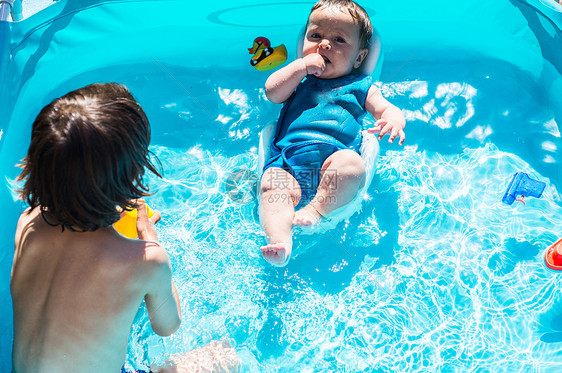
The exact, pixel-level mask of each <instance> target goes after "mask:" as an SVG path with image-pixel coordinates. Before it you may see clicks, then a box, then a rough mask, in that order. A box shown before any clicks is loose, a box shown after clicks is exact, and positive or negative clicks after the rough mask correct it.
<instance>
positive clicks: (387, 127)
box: [367, 119, 406, 145]
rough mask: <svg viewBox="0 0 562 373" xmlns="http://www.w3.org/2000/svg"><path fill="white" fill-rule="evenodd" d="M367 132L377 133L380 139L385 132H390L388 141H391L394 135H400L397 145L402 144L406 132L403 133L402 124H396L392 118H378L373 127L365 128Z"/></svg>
mask: <svg viewBox="0 0 562 373" xmlns="http://www.w3.org/2000/svg"><path fill="white" fill-rule="evenodd" d="M367 132H368V133H377V132H378V134H379V135H378V139H379V140H381V139H382V138H383V137H384V135H386V134H387V133H389V134H390V137H389V139H388V142H390V143H392V142H393V141H394V139H395V138H396V136H399V137H400V142H399V143H398V145H402V144H403V143H404V140H405V139H406V134H405V133H404V126H402V125H400V124H398V123H397V122H396V121H394V120H392V119H379V120H377V121H376V122H375V126H374V127H373V128H369V129H367Z"/></svg>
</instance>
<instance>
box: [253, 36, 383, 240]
mask: <svg viewBox="0 0 562 373" xmlns="http://www.w3.org/2000/svg"><path fill="white" fill-rule="evenodd" d="M303 35H304V32H303ZM302 46H303V36H301V37H300V39H299V43H298V47H297V49H298V50H297V56H298V57H299V58H300V57H302ZM381 64H382V58H381V42H380V37H379V35H378V33H377V32H376V31H375V30H373V36H372V37H371V43H370V46H369V53H368V54H367V56H366V58H365V60H364V61H363V63H362V64H361V66H360V68H359V72H360V73H363V74H370V75H373V78H374V79H377V78H378V77H379V75H380V66H381ZM373 123H374V122H373ZM276 133H277V121H276V120H274V121H272V122H270V123H269V124H268V125H267V126H266V127H265V128H264V129H263V130H262V131H261V132H260V140H259V150H258V169H257V172H258V175H259V178H258V180H261V176H262V173H263V166H264V164H265V161H266V160H267V159H269V157H270V154H271V145H272V142H273V139H274V137H275V134H276ZM362 137H363V139H362V141H361V150H360V151H361V158H363V161H364V162H365V185H363V187H362V188H361V190H359V192H358V193H357V195H356V196H355V198H354V199H353V201H351V202H350V203H348V204H347V205H345V206H343V207H341V208H339V209H337V210H336V211H333V212H332V213H331V214H330V216H328V217H326V218H325V219H323V220H322V221H321V223H320V224H318V225H319V226H320V227H321V228H322V229H325V230H328V229H332V228H334V227H335V226H336V225H337V224H338V223H339V222H341V221H343V220H346V219H349V218H350V217H351V216H352V215H353V214H355V213H356V212H358V211H360V210H361V206H362V201H363V200H364V199H365V196H366V194H367V190H368V189H369V186H370V185H371V181H372V180H373V176H374V175H375V169H376V159H377V157H378V155H379V142H378V140H377V137H376V136H375V135H374V134H370V133H368V132H367V130H366V129H364V130H363V132H362ZM258 190H259V188H258ZM258 201H259V197H258ZM314 231H316V230H315V229H303V230H302V233H311V232H314Z"/></svg>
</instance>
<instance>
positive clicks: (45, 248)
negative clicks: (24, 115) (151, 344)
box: [11, 83, 181, 373]
mask: <svg viewBox="0 0 562 373" xmlns="http://www.w3.org/2000/svg"><path fill="white" fill-rule="evenodd" d="M149 143H150V125H149V122H148V119H147V117H146V115H145V113H144V111H143V110H142V108H141V107H140V105H139V104H138V103H137V102H136V101H135V99H134V98H133V96H132V95H131V93H130V92H129V91H128V90H127V88H126V87H124V86H122V85H119V84H114V83H109V84H93V85H89V86H87V87H84V88H81V89H78V90H75V91H73V92H70V93H68V94H67V95H65V96H63V97H60V98H58V99H56V100H54V101H53V102H52V103H50V104H49V105H47V106H46V107H44V108H43V110H41V112H40V113H39V115H38V116H37V118H36V119H35V121H34V123H33V129H32V135H31V144H30V146H29V151H28V153H27V156H26V157H25V159H24V160H23V163H22V165H21V167H22V168H23V172H22V173H21V175H20V176H19V180H25V184H24V186H23V189H22V190H21V191H20V195H21V197H22V199H24V200H25V201H27V203H29V206H30V207H29V209H27V210H26V211H25V212H24V213H22V214H21V216H20V219H19V222H18V226H17V231H16V238H15V255H14V263H13V267H12V279H11V291H12V298H13V306H14V345H13V348H14V350H13V367H14V371H15V372H33V373H40V372H119V371H120V369H121V366H122V365H123V362H124V360H125V355H126V351H127V340H128V336H129V331H130V328H131V323H132V321H133V318H134V316H135V314H136V312H137V309H138V307H139V305H140V303H141V301H142V300H143V299H144V300H145V302H146V307H147V310H148V315H149V317H150V322H151V325H152V329H153V330H154V331H155V332H156V333H158V334H160V335H162V336H167V335H170V334H172V333H173V332H174V331H175V330H176V329H177V328H178V327H179V325H180V320H181V311H180V302H179V298H178V294H177V291H176V288H175V285H174V282H173V281H172V271H171V266H170V261H169V258H168V254H167V253H166V250H165V249H164V247H162V246H161V245H160V244H159V243H158V238H157V235H156V230H155V229H154V225H153V224H154V223H156V222H157V221H158V220H159V219H160V214H159V213H158V212H156V213H155V215H154V216H153V217H152V218H150V219H149V218H148V216H147V212H146V205H145V204H144V201H143V200H141V199H139V198H141V197H143V196H146V195H148V187H147V186H146V185H145V184H144V183H143V175H144V172H145V168H147V169H148V170H150V171H151V172H153V173H154V174H156V175H158V176H159V174H158V172H157V171H156V169H155V167H154V166H153V164H152V163H151V161H150V157H149V155H150V152H149V150H148V145H149ZM117 207H120V208H121V209H126V210H130V209H133V208H137V209H138V218H137V230H138V234H139V238H140V239H139V240H131V239H128V238H126V237H124V236H122V235H120V234H119V233H117V232H116V231H115V230H114V229H113V227H112V224H113V223H115V222H116V221H117V220H118V219H119V216H120V215H119V212H118V210H117Z"/></svg>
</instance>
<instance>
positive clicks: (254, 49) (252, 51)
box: [248, 42, 261, 54]
mask: <svg viewBox="0 0 562 373" xmlns="http://www.w3.org/2000/svg"><path fill="white" fill-rule="evenodd" d="M260 45H261V43H256V42H254V45H252V48H248V52H250V54H254V53H256V52H257V50H258V47H259V46H260Z"/></svg>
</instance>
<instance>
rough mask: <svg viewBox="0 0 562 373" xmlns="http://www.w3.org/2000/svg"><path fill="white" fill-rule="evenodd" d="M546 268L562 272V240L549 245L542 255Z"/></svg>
mask: <svg viewBox="0 0 562 373" xmlns="http://www.w3.org/2000/svg"><path fill="white" fill-rule="evenodd" d="M544 262H545V264H546V266H547V267H548V268H550V269H553V270H555V271H562V238H560V239H559V240H558V241H556V242H555V243H553V244H552V245H550V247H549V248H548V249H547V250H546V252H545V253H544Z"/></svg>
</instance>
